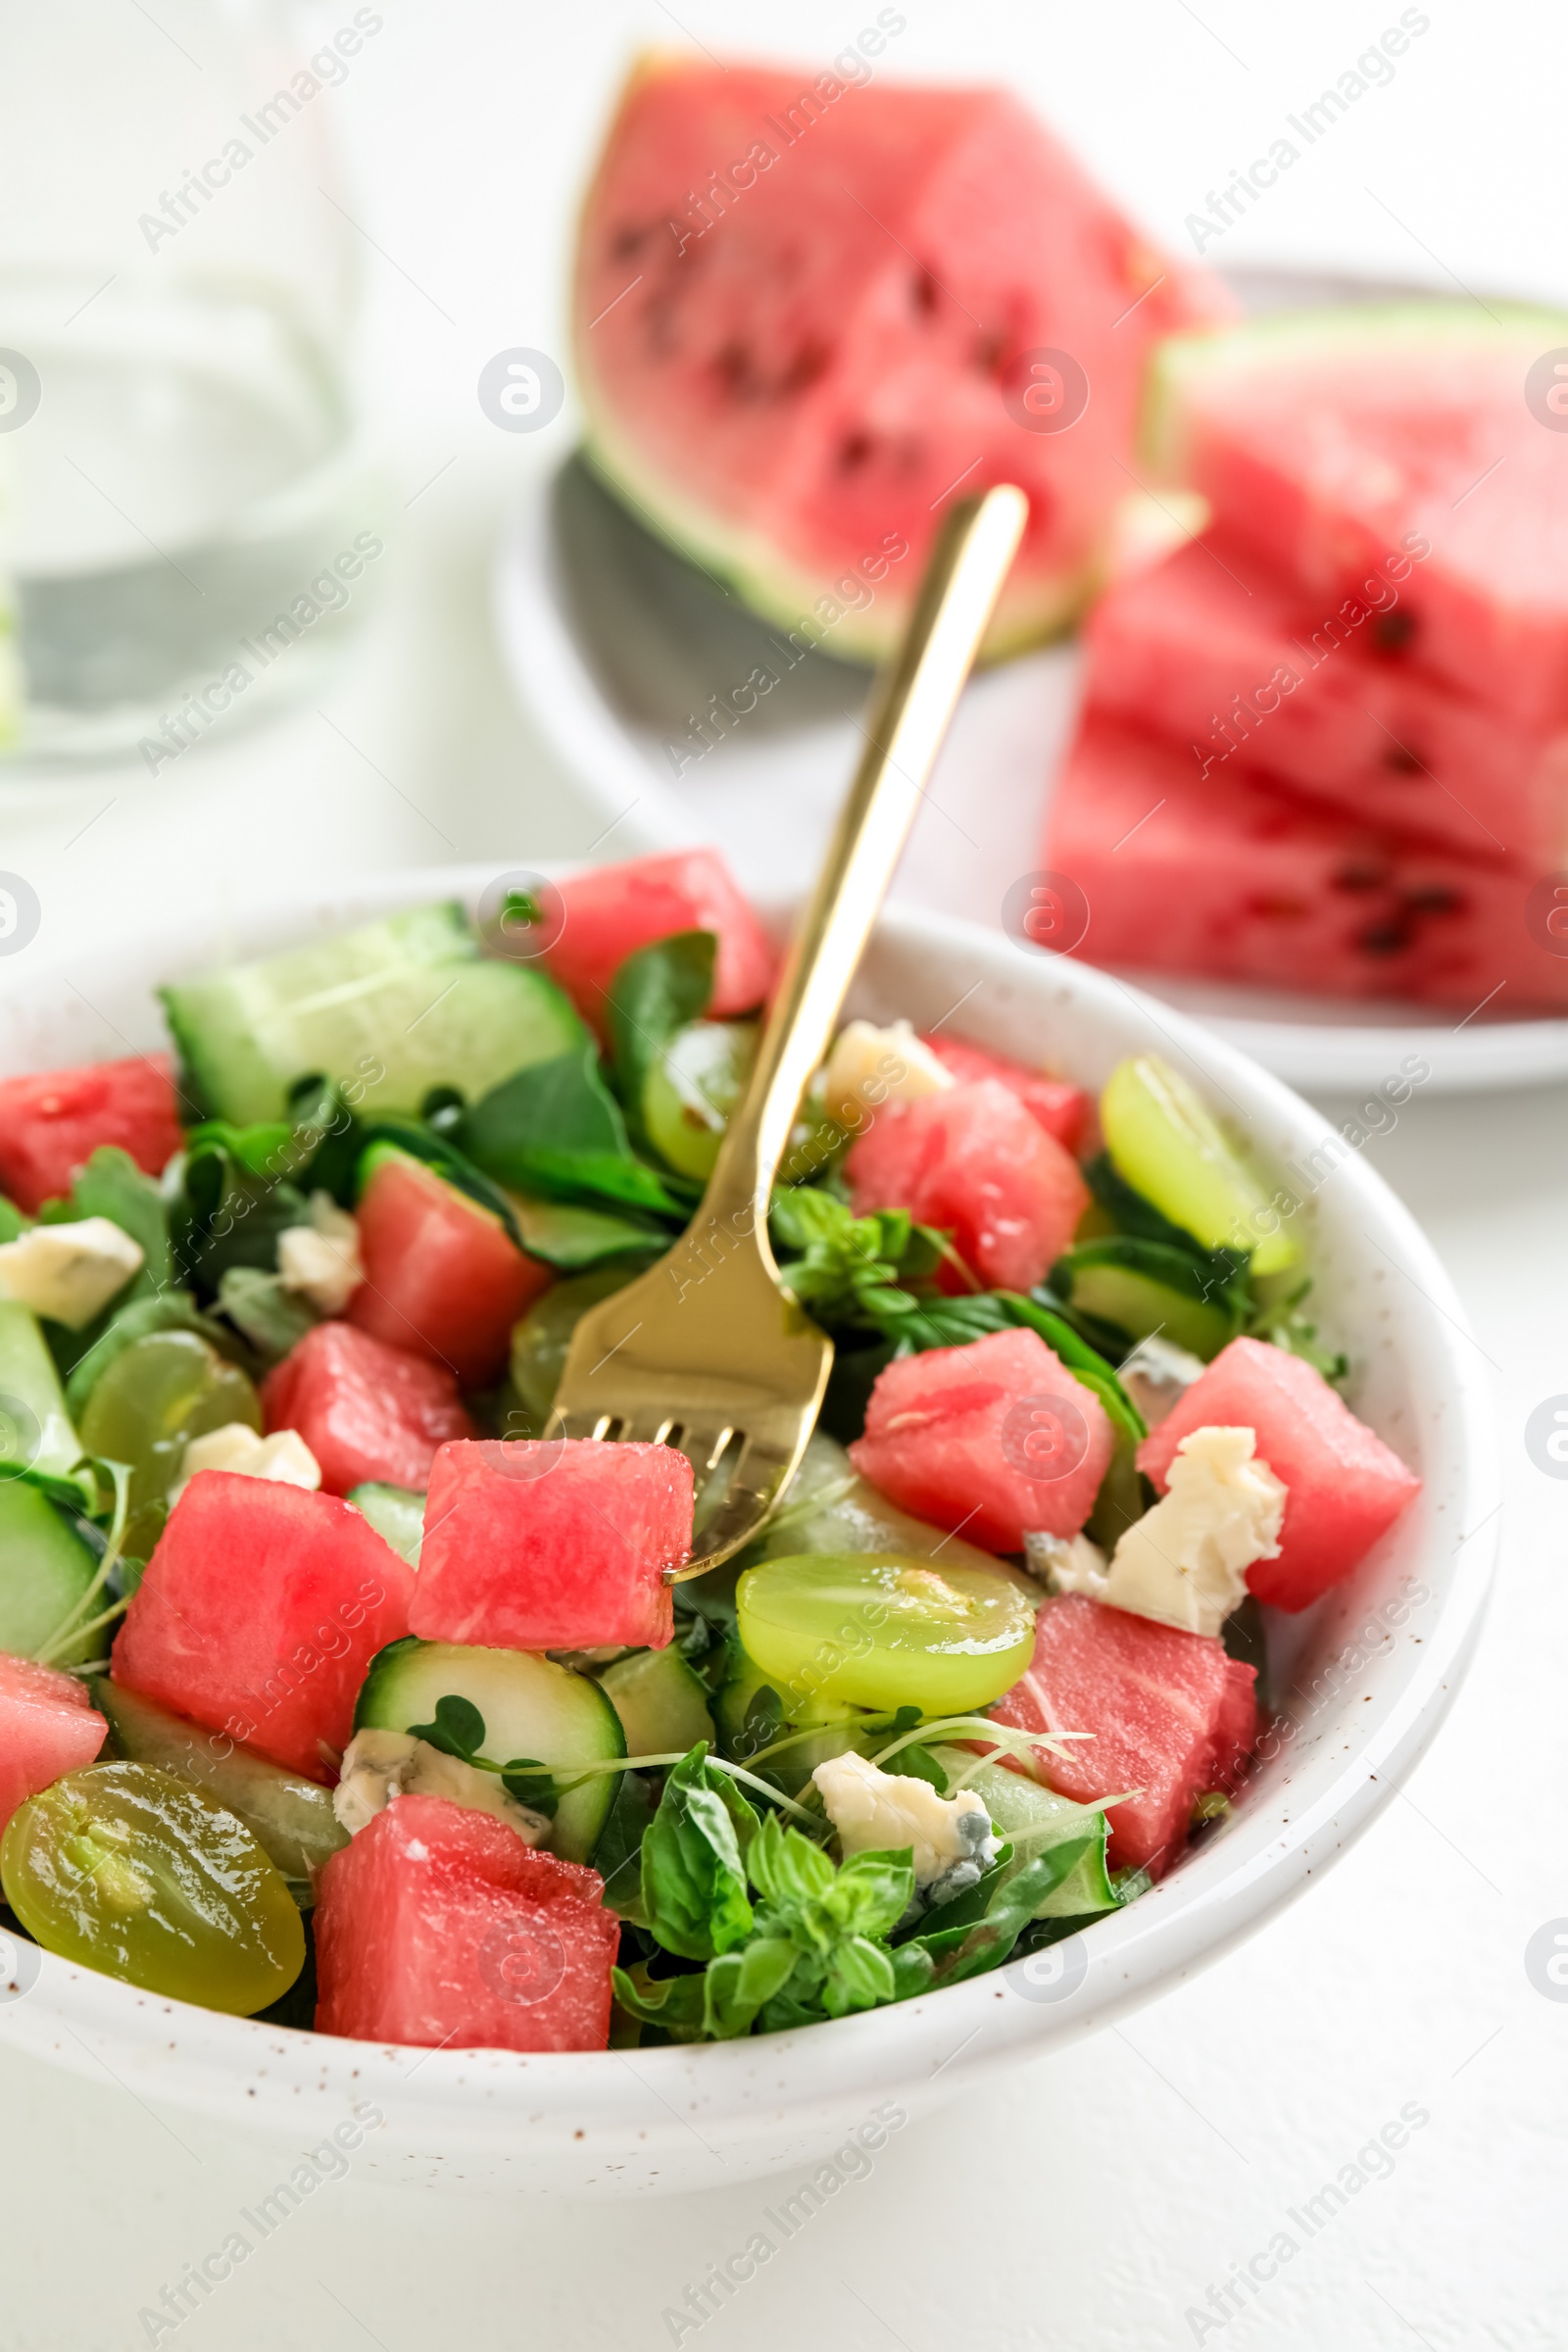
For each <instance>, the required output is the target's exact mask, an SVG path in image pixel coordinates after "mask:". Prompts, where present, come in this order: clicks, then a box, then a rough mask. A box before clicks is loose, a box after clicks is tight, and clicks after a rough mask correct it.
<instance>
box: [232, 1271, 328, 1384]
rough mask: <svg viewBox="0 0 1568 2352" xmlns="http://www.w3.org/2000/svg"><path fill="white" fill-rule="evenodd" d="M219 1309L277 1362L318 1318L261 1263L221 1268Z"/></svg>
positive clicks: (263, 1354)
mask: <svg viewBox="0 0 1568 2352" xmlns="http://www.w3.org/2000/svg"><path fill="white" fill-rule="evenodd" d="M218 1312H219V1313H220V1314H221V1315H226V1316H227V1318H228V1320H229V1322H230V1323H232V1324H233V1326H234V1328H235V1330H236V1331H238V1332H241V1333H243V1335H244V1337H245V1338H246V1339H247V1340H248V1341H249V1342H250V1344H251V1346H252V1347H253V1348H255V1349H256V1352H257V1353H258V1355H260V1356H261V1357H262V1358H263V1360H264V1361H265V1362H267V1363H270V1364H275V1363H280V1362H281V1361H282V1359H283V1357H284V1356H285V1355H287V1354H288V1353H289V1351H290V1349H291V1348H297V1347H298V1346H299V1344H300V1342H301V1340H303V1339H304V1337H305V1335H306V1333H307V1332H308V1331H314V1330H315V1329H316V1326H317V1324H318V1322H319V1320H320V1318H319V1315H317V1314H316V1313H315V1311H314V1310H313V1309H312V1308H311V1307H309V1306H307V1305H306V1303H305V1301H304V1299H301V1298H300V1297H299V1296H298V1294H297V1293H296V1292H293V1291H285V1290H284V1288H283V1285H282V1282H281V1281H280V1280H279V1278H278V1276H277V1275H275V1274H267V1273H264V1272H263V1270H262V1268H261V1267H260V1266H226V1267H225V1268H224V1270H223V1272H222V1274H221V1276H220V1278H219V1284H218Z"/></svg>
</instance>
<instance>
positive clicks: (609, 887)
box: [545, 850, 778, 1035]
mask: <svg viewBox="0 0 1568 2352" xmlns="http://www.w3.org/2000/svg"><path fill="white" fill-rule="evenodd" d="M560 892H561V906H562V911H563V921H562V927H561V931H560V935H559V937H558V938H557V939H556V941H555V942H554V944H553V945H552V946H551V947H550V948H549V949H547V950H546V952H545V961H546V962H547V963H548V964H549V966H550V969H551V971H552V972H553V973H554V975H555V977H556V978H557V979H558V980H559V981H560V983H561V985H562V987H563V988H564V990H565V991H566V993H567V995H568V996H569V997H570V998H571V1000H572V1002H573V1003H574V1004H575V1005H576V1007H577V1009H578V1011H579V1012H580V1013H581V1014H582V1016H583V1018H584V1020H586V1021H587V1022H589V1023H590V1024H591V1026H592V1027H593V1028H594V1029H595V1030H597V1031H598V1032H599V1033H600V1034H601V1035H603V1033H604V1028H605V1003H606V999H607V997H608V996H609V993H610V983H611V981H612V980H613V978H614V976H615V974H616V972H617V971H618V970H619V968H620V966H621V965H622V964H623V963H624V962H625V960H626V957H627V956H633V955H635V954H636V952H637V950H638V949H639V948H647V947H652V946H653V944H654V942H655V940H659V939H668V938H670V937H671V936H672V935H673V934H674V933H675V932H677V931H711V932H713V933H714V934H715V936H716V938H717V942H718V945H717V949H716V951H715V955H714V959H713V993H712V996H711V999H710V1000H709V1005H708V1010H709V1012H710V1014H711V1016H712V1018H713V1019H714V1020H727V1019H729V1018H730V1017H731V1016H732V1015H733V1014H735V1013H740V1012H752V1011H755V1010H756V1008H757V1006H758V1005H760V1004H761V1002H762V1000H763V998H764V997H765V996H766V995H767V993H768V991H769V989H770V988H771V987H772V985H773V973H774V970H775V968H776V966H777V963H778V954H777V951H776V950H775V948H774V946H773V943H772V941H771V940H770V939H769V938H768V936H767V934H766V932H765V931H764V930H763V929H762V926H761V924H760V922H759V921H758V919H757V916H756V915H755V913H754V912H753V911H752V907H751V905H750V903H749V902H748V900H747V899H745V898H744V897H743V896H742V894H741V890H740V887H739V885H738V884H737V883H736V881H735V879H734V877H733V875H732V874H731V873H730V870H729V867H728V866H727V865H726V864H725V863H724V860H723V858H721V857H720V856H719V854H718V852H717V851H716V850H676V851H673V852H671V853H670V854H669V855H668V856H667V857H660V858H627V859H626V860H625V862H624V863H623V864H620V865H599V866H591V867H590V868H589V869H588V870H587V871H586V872H585V873H581V874H570V875H568V876H567V878H566V880H565V881H564V882H563V883H562V884H561V885H560Z"/></svg>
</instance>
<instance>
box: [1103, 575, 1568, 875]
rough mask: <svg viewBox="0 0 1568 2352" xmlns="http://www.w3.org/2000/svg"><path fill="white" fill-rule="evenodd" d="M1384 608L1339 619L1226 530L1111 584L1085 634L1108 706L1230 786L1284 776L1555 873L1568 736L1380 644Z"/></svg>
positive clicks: (1381, 816) (1560, 861) (1392, 593)
mask: <svg viewBox="0 0 1568 2352" xmlns="http://www.w3.org/2000/svg"><path fill="white" fill-rule="evenodd" d="M1380 595H1381V599H1382V606H1383V611H1382V614H1381V616H1380V614H1379V613H1374V612H1372V611H1371V609H1370V607H1369V606H1366V605H1365V602H1364V600H1363V610H1364V611H1365V614H1366V617H1365V618H1364V619H1363V620H1362V621H1361V622H1359V623H1356V624H1351V623H1350V622H1349V621H1348V620H1346V619H1344V618H1343V617H1341V618H1339V619H1337V620H1336V621H1334V622H1333V624H1332V625H1329V624H1326V623H1325V621H1324V619H1323V616H1322V614H1321V613H1314V611H1313V609H1312V607H1311V605H1310V603H1308V602H1306V601H1304V600H1303V598H1302V596H1301V594H1300V592H1299V590H1297V589H1294V588H1292V587H1289V586H1288V585H1285V584H1282V583H1281V582H1280V581H1279V580H1278V579H1277V577H1276V576H1275V575H1273V574H1272V573H1271V572H1269V571H1268V570H1267V569H1266V568H1265V566H1264V565H1262V564H1259V563H1258V562H1257V561H1256V559H1255V558H1254V557H1253V555H1252V554H1251V552H1250V550H1249V549H1246V548H1243V547H1240V546H1238V545H1236V544H1235V543H1234V542H1233V541H1230V540H1225V539H1221V538H1219V537H1218V536H1217V535H1214V536H1209V537H1205V538H1204V539H1203V540H1202V541H1201V542H1195V543H1194V544H1193V545H1191V546H1188V547H1186V548H1183V549H1182V550H1181V551H1180V553H1179V554H1177V555H1173V556H1171V557H1170V558H1169V559H1168V560H1167V561H1166V562H1165V563H1163V564H1156V565H1154V566H1152V568H1151V569H1150V570H1148V571H1146V572H1144V573H1142V574H1141V575H1140V576H1139V577H1138V578H1136V579H1134V580H1130V581H1128V582H1127V583H1126V584H1125V585H1121V586H1118V587H1115V588H1113V589H1112V590H1111V591H1110V593H1109V594H1108V595H1107V596H1105V597H1103V598H1102V600H1101V602H1100V604H1099V605H1098V606H1097V607H1096V608H1095V611H1094V612H1093V613H1092V614H1091V615H1090V618H1089V621H1088V624H1087V626H1086V628H1085V632H1084V640H1085V652H1086V656H1087V662H1088V683H1087V696H1088V700H1089V702H1090V704H1091V705H1092V706H1093V707H1094V708H1095V709H1096V710H1098V711H1103V712H1106V713H1108V714H1109V715H1111V716H1112V717H1114V718H1117V719H1119V720H1121V721H1122V722H1124V723H1126V724H1129V725H1132V726H1135V727H1142V728H1145V729H1147V730H1148V731H1149V732H1150V733H1151V734H1154V735H1162V736H1167V737H1169V739H1170V740H1171V742H1172V744H1173V745H1174V746H1175V747H1177V748H1178V749H1179V750H1180V751H1181V752H1182V754H1183V755H1184V757H1187V758H1189V759H1191V760H1193V762H1194V763H1195V765H1196V766H1197V768H1198V770H1199V772H1200V773H1202V772H1204V771H1205V770H1206V772H1207V773H1208V774H1209V775H1211V776H1213V777H1216V778H1217V779H1218V780H1219V781H1220V782H1221V783H1229V782H1230V780H1231V778H1232V777H1233V776H1236V775H1239V774H1241V775H1245V774H1250V773H1251V772H1253V771H1257V772H1259V773H1261V774H1262V775H1263V777H1264V779H1265V780H1266V779H1267V777H1268V776H1269V775H1270V774H1272V775H1273V776H1274V777H1276V778H1278V779H1279V780H1280V781H1282V782H1283V783H1285V784H1286V785H1288V786H1291V787H1293V788H1295V789H1296V790H1298V791H1299V792H1300V793H1301V794H1302V795H1303V796H1304V797H1305V798H1307V799H1309V800H1312V801H1317V802H1321V803H1323V804H1324V805H1325V806H1326V807H1327V808H1330V809H1337V810H1341V811H1343V812H1346V813H1348V814H1349V815H1351V816H1353V817H1354V818H1355V819H1356V820H1357V821H1358V822H1359V823H1362V824H1366V825H1372V826H1375V827H1377V828H1378V829H1379V830H1380V831H1387V832H1389V833H1391V834H1395V835H1398V836H1401V837H1408V838H1412V839H1415V840H1418V841H1420V840H1424V841H1427V842H1430V843H1435V844H1438V845H1441V846H1446V847H1448V848H1451V849H1453V850H1456V851H1458V852H1459V853H1460V854H1461V855H1462V856H1464V857H1465V858H1483V859H1486V860H1487V861H1488V862H1495V861H1496V860H1497V859H1498V858H1501V857H1502V856H1503V855H1504V853H1506V854H1507V855H1508V856H1509V857H1511V858H1514V859H1515V860H1516V861H1517V862H1519V863H1520V864H1522V865H1528V866H1533V867H1536V868H1538V869H1539V870H1541V871H1542V872H1550V871H1553V870H1554V869H1556V868H1558V867H1561V866H1562V865H1564V864H1565V863H1568V729H1565V728H1557V729H1554V730H1551V731H1549V732H1546V733H1540V732H1536V733H1531V732H1529V731H1528V730H1526V729H1524V728H1522V727H1519V726H1517V725H1515V724H1514V723H1513V722H1512V720H1511V719H1510V718H1509V717H1508V716H1506V715H1505V714H1502V713H1499V712H1498V711H1495V710H1492V709H1489V708H1488V707H1487V706H1485V705H1484V704H1482V703H1479V702H1475V701H1472V700H1471V699H1470V698H1469V697H1468V696H1465V695H1460V694H1456V693H1455V692H1454V691H1453V690H1452V689H1451V687H1448V686H1446V685H1444V684H1443V683H1442V682H1441V681H1440V680H1438V679H1435V678H1433V677H1430V676H1428V675H1426V674H1425V673H1424V672H1423V671H1421V670H1419V669H1418V668H1417V667H1416V666H1415V665H1413V664H1412V663H1410V662H1405V661H1402V660H1400V659H1397V658H1391V656H1390V655H1388V654H1387V653H1384V652H1381V651H1380V650H1379V639H1378V635H1377V631H1378V628H1379V625H1380V618H1381V624H1382V625H1383V626H1385V627H1387V626H1391V625H1395V624H1397V621H1398V619H1399V616H1400V613H1401V608H1402V592H1401V591H1400V590H1399V589H1398V588H1397V587H1396V585H1395V584H1394V582H1393V581H1391V580H1385V581H1384V582H1383V583H1382V586H1381V589H1380Z"/></svg>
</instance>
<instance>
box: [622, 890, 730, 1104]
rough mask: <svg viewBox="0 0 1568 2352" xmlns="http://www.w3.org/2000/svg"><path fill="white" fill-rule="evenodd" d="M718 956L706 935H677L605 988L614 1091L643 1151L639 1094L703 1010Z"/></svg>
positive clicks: (630, 961)
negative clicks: (673, 1042) (677, 1038)
mask: <svg viewBox="0 0 1568 2352" xmlns="http://www.w3.org/2000/svg"><path fill="white" fill-rule="evenodd" d="M717 951H718V940H717V938H716V936H715V935H714V933H713V932H711V931H677V932H674V933H673V934H672V935H671V936H670V937H669V938H668V939H660V940H655V942H654V943H653V945H652V946H651V947H647V948H639V949H638V950H637V952H636V954H635V955H633V956H627V957H626V960H625V962H624V963H622V964H621V965H620V966H619V968H618V970H617V971H616V973H615V975H614V978H613V980H612V981H611V983H610V993H609V995H608V997H607V999H606V1007H605V1009H606V1026H607V1027H608V1029H609V1033H610V1054H611V1064H612V1067H613V1071H614V1076H615V1088H616V1092H617V1093H618V1094H619V1096H620V1100H621V1102H622V1103H624V1105H625V1108H626V1114H627V1117H628V1118H629V1120H630V1121H631V1124H632V1126H633V1128H634V1129H635V1130H636V1132H637V1134H638V1137H639V1140H640V1141H641V1142H642V1143H643V1145H644V1147H645V1148H646V1146H647V1143H648V1134H647V1129H646V1127H645V1125H644V1122H643V1092H644V1089H645V1088H646V1086H647V1084H648V1081H649V1079H650V1078H651V1077H652V1075H653V1073H654V1072H655V1070H657V1069H658V1067H659V1065H660V1063H661V1061H662V1059H663V1056H664V1051H665V1048H666V1047H667V1046H668V1044H669V1042H670V1040H671V1038H672V1037H673V1036H674V1035H675V1033H676V1031H677V1030H679V1029H684V1028H685V1026H686V1024H687V1022H688V1021H696V1020H700V1019H701V1018H702V1016H703V1014H704V1013H705V1012H706V1011H707V1010H708V1006H709V1002H710V999H711V996H712V994H713V958H714V956H715V955H716V954H717Z"/></svg>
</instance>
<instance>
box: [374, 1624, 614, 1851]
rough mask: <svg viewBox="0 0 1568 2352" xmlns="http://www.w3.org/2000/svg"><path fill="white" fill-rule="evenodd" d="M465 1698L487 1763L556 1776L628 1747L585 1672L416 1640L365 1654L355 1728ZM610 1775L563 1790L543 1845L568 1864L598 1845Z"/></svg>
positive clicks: (420, 1719) (421, 1715)
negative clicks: (526, 1766) (477, 1722)
mask: <svg viewBox="0 0 1568 2352" xmlns="http://www.w3.org/2000/svg"><path fill="white" fill-rule="evenodd" d="M447 1697H454V1698H466V1700H467V1701H468V1703H469V1705H470V1706H473V1707H476V1708H477V1709H478V1711H479V1713H480V1715H481V1716H482V1717H483V1719H484V1739H483V1740H482V1741H481V1743H480V1744H479V1746H477V1747H476V1748H475V1749H474V1751H473V1753H474V1754H475V1755H476V1756H482V1757H484V1758H485V1760H486V1761H487V1762H488V1763H491V1764H510V1763H511V1762H512V1761H513V1760H514V1759H515V1758H519V1757H529V1758H532V1759H533V1760H534V1761H536V1762H538V1763H540V1764H543V1765H544V1766H545V1767H546V1768H547V1769H548V1770H549V1771H551V1772H553V1773H555V1774H556V1775H557V1776H558V1777H559V1778H561V1779H563V1780H564V1779H567V1778H569V1776H570V1771H571V1768H572V1767H573V1766H574V1765H579V1764H600V1763H605V1762H608V1761H610V1760H611V1759H613V1757H615V1756H623V1755H625V1753H626V1736H625V1734H624V1733H623V1732H622V1730H621V1728H620V1717H619V1716H618V1715H617V1714H616V1713H615V1710H614V1708H613V1705H612V1704H611V1702H610V1700H609V1699H608V1698H607V1697H606V1696H605V1693H604V1691H601V1689H600V1688H599V1685H598V1684H597V1683H595V1682H590V1681H589V1679H588V1677H587V1676H586V1675H582V1674H573V1673H572V1671H571V1669H570V1668H569V1667H567V1666H557V1665H555V1664H554V1663H553V1662H552V1660H550V1659H549V1658H541V1657H536V1656H535V1655H534V1653H533V1652H532V1651H531V1650H526V1649H476V1648H467V1647H461V1646H460V1645H459V1644H458V1643H457V1642H421V1641H419V1640H418V1638H417V1636H416V1635H414V1634H409V1635H407V1636H405V1638H404V1640H403V1641H401V1642H389V1643H388V1645H387V1647H386V1648H385V1649H382V1650H378V1651H377V1653H376V1655H375V1656H374V1657H373V1658H372V1659H371V1660H370V1671H369V1673H368V1675H367V1676H366V1678H365V1687H364V1689H363V1690H362V1691H361V1692H360V1701H359V1705H358V1706H357V1707H356V1708H355V1710H354V1729H355V1730H356V1731H357V1732H358V1731H361V1730H363V1729H364V1728H365V1726H366V1725H372V1726H374V1727H375V1728H376V1729H377V1730H379V1731H384V1732H407V1731H411V1730H412V1729H413V1727H414V1726H415V1725H416V1724H417V1723H433V1722H434V1721H435V1711H436V1706H437V1703H438V1702H439V1701H440V1700H441V1699H443V1698H447ZM620 1781H621V1775H620V1774H619V1773H618V1772H596V1773H593V1774H591V1775H590V1777H589V1778H588V1779H587V1780H585V1781H583V1782H582V1783H581V1785H580V1786H579V1787H578V1788H575V1789H567V1790H566V1791H565V1792H564V1795H563V1796H562V1798H561V1802H560V1804H559V1805H558V1806H557V1808H556V1817H555V1825H554V1828H553V1831H552V1834H551V1838H550V1845H551V1850H552V1852H554V1853H558V1854H560V1855H562V1856H563V1857H564V1859H565V1860H566V1861H568V1862H586V1861H587V1859H588V1857H589V1855H590V1854H591V1853H592V1852H593V1850H594V1847H595V1846H596V1845H597V1844H598V1842H599V1836H600V1832H601V1831H602V1830H603V1828H604V1826H605V1823H606V1821H607V1820H608V1819H609V1817H610V1812H611V1808H612V1806H613V1804H614V1801H615V1791H616V1789H618V1788H619V1786H620Z"/></svg>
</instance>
